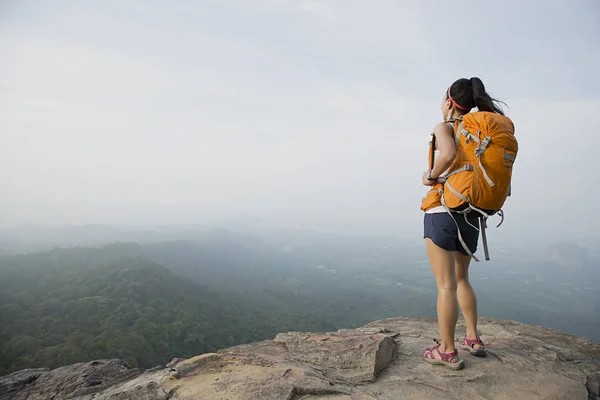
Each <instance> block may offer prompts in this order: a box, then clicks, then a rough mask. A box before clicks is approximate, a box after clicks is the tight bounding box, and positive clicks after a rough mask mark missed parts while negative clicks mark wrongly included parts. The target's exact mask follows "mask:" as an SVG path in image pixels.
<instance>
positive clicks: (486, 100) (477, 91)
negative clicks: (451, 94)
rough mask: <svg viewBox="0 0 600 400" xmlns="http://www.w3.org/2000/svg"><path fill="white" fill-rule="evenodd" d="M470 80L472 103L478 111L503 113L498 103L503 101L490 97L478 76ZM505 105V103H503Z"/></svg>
mask: <svg viewBox="0 0 600 400" xmlns="http://www.w3.org/2000/svg"><path fill="white" fill-rule="evenodd" d="M469 81H470V82H471V88H472V96H473V105H474V106H475V107H477V109H478V110H479V111H489V112H493V113H496V114H500V115H504V111H502V108H500V105H499V103H503V102H501V101H498V100H496V99H494V98H492V97H491V96H490V95H489V94H488V93H487V92H486V91H485V86H484V85H483V82H482V81H481V79H479V78H476V77H474V78H471V79H469ZM503 104H505V105H506V103H503Z"/></svg>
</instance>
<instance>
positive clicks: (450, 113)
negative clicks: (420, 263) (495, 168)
mask: <svg viewBox="0 0 600 400" xmlns="http://www.w3.org/2000/svg"><path fill="white" fill-rule="evenodd" d="M497 103H498V102H497V101H496V100H494V99H493V98H491V97H490V95H489V94H487V93H486V91H485V86H484V85H483V82H482V81H481V80H480V79H479V78H471V79H466V78H462V79H459V80H457V81H456V82H454V83H453V84H452V85H451V86H450V87H449V88H448V90H447V91H446V94H445V96H444V99H443V101H442V105H441V109H442V116H443V117H444V121H445V122H442V123H440V124H438V125H437V126H436V127H435V128H434V132H433V133H434V137H435V148H436V151H435V153H434V154H432V160H431V161H432V165H433V167H432V169H431V170H428V171H426V172H425V173H424V174H423V184H424V185H426V186H433V185H440V186H441V184H440V183H438V181H442V182H443V177H444V175H445V174H447V173H448V170H449V168H450V166H451V165H452V162H453V160H454V157H455V155H456V145H455V142H454V127H453V123H452V122H449V121H452V120H453V119H455V118H459V117H460V116H462V115H464V114H467V113H468V112H470V111H471V110H472V109H473V108H475V107H476V108H477V109H478V110H479V111H490V112H494V113H499V114H502V115H504V113H503V112H502V110H501V109H500V107H499V106H498V104H497ZM440 178H442V179H440ZM434 201H435V203H434V204H429V205H428V206H427V207H425V208H423V207H422V209H425V218H424V239H425V247H426V250H427V256H428V258H429V263H430V264H431V269H432V271H433V273H434V275H435V280H436V284H437V290H438V295H437V315H438V324H439V330H440V336H441V341H437V342H438V344H437V345H436V346H435V347H433V348H429V349H426V351H425V354H424V357H425V360H426V361H427V362H429V363H431V364H440V365H445V366H448V367H450V368H452V369H461V368H463V367H464V361H463V360H462V359H460V358H459V357H458V351H457V350H456V348H455V346H454V334H455V329H456V322H457V320H458V306H460V309H461V311H462V313H463V316H464V319H465V322H466V325H467V332H466V335H465V336H464V337H463V338H462V340H461V342H460V345H461V348H462V349H463V350H468V351H470V353H471V354H473V355H476V356H485V355H486V352H485V346H484V343H483V341H482V340H481V338H480V337H479V335H478V333H477V297H476V296H475V292H474V291H473V287H472V286H471V283H470V282H469V264H470V261H471V257H470V256H469V255H468V254H467V252H466V250H465V249H464V248H463V245H462V244H461V242H460V240H459V237H458V229H460V233H461V235H462V239H463V241H464V243H465V244H466V246H467V247H468V248H469V250H470V251H471V253H475V251H476V250H477V242H478V239H479V230H478V229H479V219H478V215H476V213H472V214H473V215H468V216H467V219H466V220H465V218H464V217H462V216H460V217H457V216H455V218H454V220H453V219H452V217H451V216H450V215H449V214H448V213H447V211H446V209H445V208H444V207H443V206H442V205H441V202H439V196H438V199H436V200H434ZM455 220H456V222H455ZM457 225H458V226H457Z"/></svg>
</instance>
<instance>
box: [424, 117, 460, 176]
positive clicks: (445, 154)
mask: <svg viewBox="0 0 600 400" xmlns="http://www.w3.org/2000/svg"><path fill="white" fill-rule="evenodd" d="M433 133H434V135H435V143H436V145H437V148H438V150H439V151H440V154H439V155H438V156H437V157H436V159H435V164H434V166H433V169H432V170H431V178H434V179H437V178H439V177H440V175H441V174H443V173H444V171H446V170H447V169H448V168H450V166H451V165H452V162H453V161H454V157H456V144H455V143H454V129H453V128H452V126H451V125H450V124H449V123H448V122H442V123H440V124H438V125H437V126H436V127H435V128H434V129H433ZM426 174H429V171H428V172H426ZM425 179H426V178H425ZM425 179H424V183H425ZM435 182H436V181H435V180H433V181H430V184H431V185H433V184H434V183H435Z"/></svg>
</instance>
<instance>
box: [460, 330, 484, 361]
mask: <svg viewBox="0 0 600 400" xmlns="http://www.w3.org/2000/svg"><path fill="white" fill-rule="evenodd" d="M460 348H461V349H463V350H468V351H469V353H471V354H472V355H474V356H477V357H485V356H487V353H486V352H485V345H484V344H483V341H482V340H481V338H480V337H479V336H477V337H476V338H475V339H469V338H468V337H467V335H465V337H463V338H462V340H461V341H460Z"/></svg>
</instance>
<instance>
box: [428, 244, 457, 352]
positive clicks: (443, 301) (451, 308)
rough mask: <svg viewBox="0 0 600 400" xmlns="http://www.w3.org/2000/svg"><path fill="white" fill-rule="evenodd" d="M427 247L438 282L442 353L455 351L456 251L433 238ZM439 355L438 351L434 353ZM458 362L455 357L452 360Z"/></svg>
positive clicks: (438, 312) (438, 311) (430, 262)
mask: <svg viewBox="0 0 600 400" xmlns="http://www.w3.org/2000/svg"><path fill="white" fill-rule="evenodd" d="M425 249H426V250H427V256H428V258H429V264H430V265H431V270H432V271H433V274H434V275H435V281H436V284H437V290H438V295H437V314H438V324H439V328H440V336H441V345H440V351H441V352H442V353H451V352H452V351H454V333H455V331H456V322H457V321H458V301H457V298H456V273H455V260H454V253H453V252H451V251H447V250H444V249H442V248H441V247H439V246H437V245H436V244H435V243H433V242H432V241H431V239H429V238H426V239H425ZM434 355H436V357H438V356H437V353H434ZM450 361H452V362H456V361H457V359H456V358H454V359H452V360H450Z"/></svg>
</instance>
